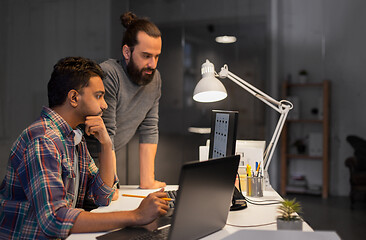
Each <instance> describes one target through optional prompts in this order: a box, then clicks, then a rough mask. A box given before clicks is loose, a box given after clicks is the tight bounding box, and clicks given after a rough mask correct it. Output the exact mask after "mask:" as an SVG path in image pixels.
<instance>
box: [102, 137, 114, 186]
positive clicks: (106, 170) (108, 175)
mask: <svg viewBox="0 0 366 240" xmlns="http://www.w3.org/2000/svg"><path fill="white" fill-rule="evenodd" d="M99 174H100V177H101V178H102V180H103V182H104V183H105V184H107V185H108V186H109V187H112V186H113V184H114V176H115V174H116V155H115V153H114V151H113V150H112V142H108V143H106V144H102V145H101V151H100V154H99Z"/></svg>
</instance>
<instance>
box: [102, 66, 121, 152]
mask: <svg viewBox="0 0 366 240" xmlns="http://www.w3.org/2000/svg"><path fill="white" fill-rule="evenodd" d="M100 66H101V67H102V69H103V71H104V72H105V74H106V77H105V78H104V79H103V83H104V88H105V96H104V98H105V101H106V102H107V103H108V108H107V109H106V110H105V111H104V112H103V120H104V124H105V126H106V128H107V131H108V134H109V136H110V137H111V140H112V143H113V146H114V137H115V135H116V130H117V121H116V111H117V104H118V98H119V92H120V90H119V88H120V84H119V80H118V79H119V78H118V73H117V72H116V70H115V69H114V68H113V66H112V65H111V64H109V63H108V61H107V62H103V63H101V64H100Z"/></svg>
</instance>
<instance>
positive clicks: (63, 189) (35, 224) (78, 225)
mask: <svg viewBox="0 0 366 240" xmlns="http://www.w3.org/2000/svg"><path fill="white" fill-rule="evenodd" d="M103 76H104V73H103V71H102V70H101V68H100V67H99V65H97V64H96V63H94V62H93V61H91V60H88V59H85V58H80V57H77V58H75V57H68V58H64V59H61V60H60V61H59V62H58V63H57V64H56V65H55V66H54V70H53V73H52V76H51V79H50V81H49V83H48V100H49V108H48V107H44V108H43V109H42V112H41V117H40V118H39V119H38V120H37V121H36V122H34V123H33V124H32V125H30V126H29V127H28V128H27V129H25V130H24V131H23V133H22V134H21V135H20V136H19V138H18V139H17V140H16V141H15V143H14V144H13V147H12V149H11V153H10V157H9V163H8V167H7V174H6V176H5V178H4V180H3V182H2V184H1V186H0V239H45V238H66V237H67V236H68V235H69V234H70V233H76V232H97V231H107V230H112V229H116V228H123V227H125V226H131V225H145V224H148V223H150V222H152V221H153V220H154V219H156V218H157V217H158V216H160V215H163V214H166V212H167V209H168V205H167V202H166V201H164V200H163V199H161V198H162V197H166V194H165V193H164V192H162V191H163V189H162V190H160V191H158V192H155V193H152V194H150V195H149V196H148V197H147V198H145V199H144V200H143V201H142V203H141V204H140V206H139V207H138V208H137V209H135V210H132V211H119V212H113V213H91V212H87V211H84V210H83V209H82V208H81V207H82V206H83V203H84V201H85V200H86V199H88V200H91V201H93V202H94V203H95V204H96V205H98V206H105V205H108V204H109V203H110V201H111V200H112V198H113V197H114V198H116V197H118V194H115V192H116V190H115V187H114V186H115V184H116V183H117V179H116V177H115V167H116V160H115V157H114V154H113V151H112V142H111V139H110V137H109V135H108V133H107V130H106V127H105V125H104V123H103V120H102V118H101V116H102V113H103V110H105V109H106V108H107V104H106V102H105V101H104V93H105V90H104V86H103V82H102V78H103ZM79 124H85V133H86V134H87V135H94V136H95V137H96V138H97V139H98V141H99V142H100V144H101V153H100V160H99V161H100V168H99V169H98V168H97V167H96V166H95V164H94V161H93V159H92V158H91V157H90V154H89V152H88V150H87V147H86V143H85V139H84V137H82V135H81V134H79V132H80V130H77V126H78V125H79ZM80 140H81V142H80Z"/></svg>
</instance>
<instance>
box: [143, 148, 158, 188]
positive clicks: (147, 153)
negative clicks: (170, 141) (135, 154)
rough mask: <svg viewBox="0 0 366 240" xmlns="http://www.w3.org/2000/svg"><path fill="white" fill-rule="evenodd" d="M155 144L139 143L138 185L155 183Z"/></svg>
mask: <svg viewBox="0 0 366 240" xmlns="http://www.w3.org/2000/svg"><path fill="white" fill-rule="evenodd" d="M157 147H158V145H157V144H150V143H140V185H142V186H144V185H147V186H149V185H152V184H153V182H154V181H155V156H156V150H157Z"/></svg>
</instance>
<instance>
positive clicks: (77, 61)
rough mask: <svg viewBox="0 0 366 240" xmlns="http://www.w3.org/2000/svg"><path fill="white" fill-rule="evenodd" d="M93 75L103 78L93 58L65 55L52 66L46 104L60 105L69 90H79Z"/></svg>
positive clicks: (50, 105)
mask: <svg viewBox="0 0 366 240" xmlns="http://www.w3.org/2000/svg"><path fill="white" fill-rule="evenodd" d="M93 76H99V77H100V78H102V79H103V78H104V76H105V74H104V72H103V70H102V69H101V67H100V66H99V65H98V64H97V63H95V62H94V61H93V60H90V59H87V58H83V57H65V58H62V59H60V60H59V61H58V62H57V63H56V64H55V66H54V67H53V72H52V75H51V79H50V81H49V82H48V85H47V89H48V105H49V107H50V108H52V107H56V106H60V105H62V104H63V103H64V102H65V100H66V98H67V94H68V93H69V91H70V90H72V89H75V90H76V91H80V90H81V89H82V88H83V87H86V86H88V84H89V80H90V78H91V77H93Z"/></svg>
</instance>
